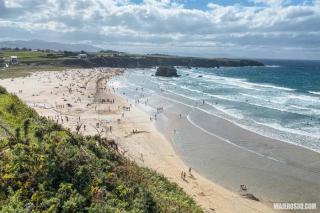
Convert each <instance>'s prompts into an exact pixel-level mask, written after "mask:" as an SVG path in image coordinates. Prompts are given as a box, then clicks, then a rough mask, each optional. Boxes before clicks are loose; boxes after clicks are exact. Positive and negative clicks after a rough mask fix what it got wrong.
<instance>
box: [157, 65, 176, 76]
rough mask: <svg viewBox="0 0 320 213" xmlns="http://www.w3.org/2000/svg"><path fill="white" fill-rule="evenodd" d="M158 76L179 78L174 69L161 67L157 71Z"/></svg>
mask: <svg viewBox="0 0 320 213" xmlns="http://www.w3.org/2000/svg"><path fill="white" fill-rule="evenodd" d="M156 76H163V77H179V75H178V74H177V70H176V68H174V67H159V68H158V69H157V71H156Z"/></svg>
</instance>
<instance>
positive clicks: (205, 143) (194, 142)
mask: <svg viewBox="0 0 320 213" xmlns="http://www.w3.org/2000/svg"><path fill="white" fill-rule="evenodd" d="M148 100H149V101H148V107H149V108H151V109H152V108H155V107H157V106H164V113H162V115H161V116H158V120H157V128H158V129H159V130H160V131H161V132H163V133H164V134H165V135H166V138H167V139H168V140H169V141H171V143H172V144H173V145H174V148H175V150H176V151H177V153H178V154H179V156H181V157H182V159H183V160H184V162H186V164H187V165H189V166H191V167H193V168H197V171H198V172H200V173H201V174H203V175H205V176H206V177H207V178H208V179H210V180H213V181H214V182H215V183H218V184H220V185H222V186H223V187H225V188H227V189H230V190H232V191H234V192H239V193H240V189H239V185H240V184H245V185H246V186H247V188H248V191H249V192H250V193H252V194H254V195H255V196H257V197H258V198H260V199H262V200H265V201H268V202H289V203H292V202H297V203H301V202H302V203H317V206H320V193H319V192H320V154H319V153H318V152H315V151H311V150H309V149H306V148H303V147H299V146H296V145H292V144H289V143H285V142H282V141H278V140H274V139H271V138H268V137H264V136H261V135H259V134H256V133H254V132H251V131H248V130H246V129H243V128H241V127H239V126H237V125H235V124H234V123H232V122H230V121H227V120H225V119H222V118H219V117H217V116H214V115H212V114H208V113H207V112H205V111H204V110H201V109H199V108H198V107H191V106H190V105H189V104H183V103H182V102H181V101H179V100H178V99H177V97H175V96H174V95H171V94H166V93H165V92H164V93H162V94H161V93H159V94H158V95H153V96H152V97H148ZM142 108H144V107H142ZM203 108H205V106H203ZM180 114H181V115H182V116H181V118H180ZM172 130H175V131H172ZM297 212H298V211H297ZM301 212H307V211H305V210H304V211H301Z"/></svg>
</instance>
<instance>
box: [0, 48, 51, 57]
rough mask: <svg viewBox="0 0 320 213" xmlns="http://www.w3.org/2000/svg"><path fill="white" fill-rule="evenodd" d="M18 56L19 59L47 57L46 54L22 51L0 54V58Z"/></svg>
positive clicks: (7, 51) (2, 52) (9, 51)
mask: <svg viewBox="0 0 320 213" xmlns="http://www.w3.org/2000/svg"><path fill="white" fill-rule="evenodd" d="M10 56H18V58H19V59H36V58H41V57H47V53H45V52H40V51H37V52H33V51H21V50H18V51H17V50H6V51H1V52H0V57H10Z"/></svg>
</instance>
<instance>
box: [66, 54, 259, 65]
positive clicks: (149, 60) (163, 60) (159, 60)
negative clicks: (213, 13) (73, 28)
mask: <svg viewBox="0 0 320 213" xmlns="http://www.w3.org/2000/svg"><path fill="white" fill-rule="evenodd" d="M62 65H67V66H77V65H78V66H80V67H122V68H151V67H156V66H165V67H174V66H183V67H190V68H191V67H205V68H214V67H217V68H219V67H243V66H264V64H263V63H261V62H259V61H255V60H247V59H245V60H244V59H208V58H192V57H174V56H171V57H161V56H148V55H146V56H140V57H133V56H128V55H125V56H94V57H91V58H89V59H88V60H86V61H85V62H84V61H83V60H77V59H65V60H64V61H62Z"/></svg>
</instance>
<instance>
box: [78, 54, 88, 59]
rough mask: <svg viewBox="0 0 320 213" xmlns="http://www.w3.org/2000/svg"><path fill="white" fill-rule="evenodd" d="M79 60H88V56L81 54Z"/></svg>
mask: <svg viewBox="0 0 320 213" xmlns="http://www.w3.org/2000/svg"><path fill="white" fill-rule="evenodd" d="M78 58H79V59H87V58H88V55H87V54H85V53H81V54H79V55H78Z"/></svg>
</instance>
